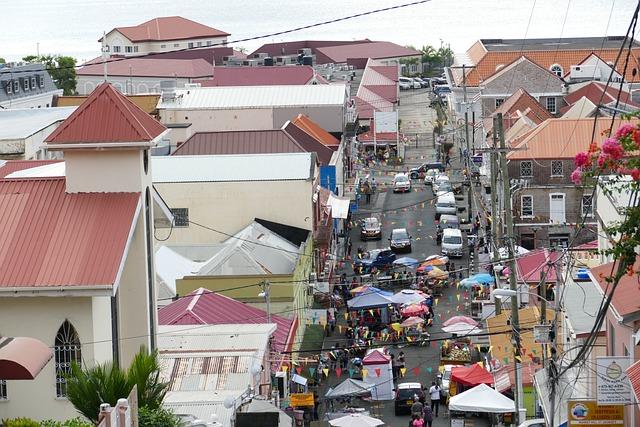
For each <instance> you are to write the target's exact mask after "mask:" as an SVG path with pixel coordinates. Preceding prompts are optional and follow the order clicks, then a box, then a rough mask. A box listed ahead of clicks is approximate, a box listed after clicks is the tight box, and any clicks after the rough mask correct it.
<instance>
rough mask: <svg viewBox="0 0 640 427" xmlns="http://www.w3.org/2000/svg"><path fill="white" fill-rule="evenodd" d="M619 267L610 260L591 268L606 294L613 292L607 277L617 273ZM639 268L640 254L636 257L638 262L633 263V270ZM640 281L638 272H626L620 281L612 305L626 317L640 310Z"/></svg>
mask: <svg viewBox="0 0 640 427" xmlns="http://www.w3.org/2000/svg"><path fill="white" fill-rule="evenodd" d="M617 267H618V266H617V263H615V262H610V263H608V264H604V265H599V266H597V267H594V268H592V269H591V275H592V276H593V278H594V279H595V280H596V282H597V283H598V285H599V286H600V288H601V289H602V292H603V293H604V294H605V295H610V294H611V286H612V284H609V283H608V282H607V281H606V278H607V277H610V276H613V275H615V273H616V269H617ZM638 270H640V256H637V257H636V262H635V264H634V265H633V271H634V272H637V271H638ZM638 283H639V282H638V275H637V274H636V273H634V274H633V275H632V276H629V275H627V274H625V275H624V276H622V278H621V279H620V281H619V282H618V286H617V287H616V291H615V293H614V294H613V298H612V300H611V305H612V306H613V308H614V309H615V310H616V311H617V312H618V314H619V315H620V316H623V317H624V316H627V315H630V314H635V313H638V312H639V311H640V286H639V284H638Z"/></svg>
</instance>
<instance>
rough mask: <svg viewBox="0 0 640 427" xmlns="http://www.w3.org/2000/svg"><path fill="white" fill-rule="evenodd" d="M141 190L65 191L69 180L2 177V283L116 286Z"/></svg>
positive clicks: (18, 284) (0, 227) (0, 205)
mask: <svg viewBox="0 0 640 427" xmlns="http://www.w3.org/2000/svg"><path fill="white" fill-rule="evenodd" d="M139 200H140V194H139V193H75V194H68V193H66V192H65V179H64V178H53V179H15V180H14V179H11V180H10V179H4V180H0V217H2V219H3V220H2V221H1V222H0V235H1V236H2V239H3V244H2V245H0V287H4V288H8V287H26V288H43V287H44V288H46V287H73V286H105V287H107V286H111V285H112V284H113V283H114V281H115V280H116V275H117V273H118V270H119V267H120V264H121V262H122V258H123V256H124V253H125V248H126V245H127V241H128V237H129V232H130V230H131V227H132V224H133V220H134V218H135V215H136V212H137V211H138V209H139V206H138V203H139Z"/></svg>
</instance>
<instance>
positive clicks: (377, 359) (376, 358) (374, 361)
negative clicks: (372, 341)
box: [362, 349, 391, 365]
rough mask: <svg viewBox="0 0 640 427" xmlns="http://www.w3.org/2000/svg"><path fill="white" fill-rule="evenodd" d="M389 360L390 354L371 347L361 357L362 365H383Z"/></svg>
mask: <svg viewBox="0 0 640 427" xmlns="http://www.w3.org/2000/svg"><path fill="white" fill-rule="evenodd" d="M390 361H391V356H389V355H388V354H384V353H383V352H382V351H381V350H380V349H373V350H372V351H371V353H369V354H367V355H366V356H365V357H364V359H362V364H363V365H381V364H382V365H384V364H386V363H389V362H390Z"/></svg>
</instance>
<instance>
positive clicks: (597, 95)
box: [564, 82, 640, 107]
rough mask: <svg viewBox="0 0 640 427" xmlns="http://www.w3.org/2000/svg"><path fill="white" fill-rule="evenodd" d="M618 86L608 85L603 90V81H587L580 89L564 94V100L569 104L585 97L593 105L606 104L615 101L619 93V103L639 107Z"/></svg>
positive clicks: (627, 93) (629, 95) (629, 94)
mask: <svg viewBox="0 0 640 427" xmlns="http://www.w3.org/2000/svg"><path fill="white" fill-rule="evenodd" d="M616 86H617V87H616ZM619 87H620V86H619V85H610V86H608V87H607V89H606V91H605V84H604V83H600V82H589V83H587V84H586V85H584V86H582V87H581V88H580V89H577V90H575V91H573V92H571V93H570V94H569V95H567V96H565V97H564V100H565V102H566V103H567V104H568V105H570V106H571V105H573V104H575V103H576V102H577V101H578V100H580V98H582V97H585V98H587V99H588V100H589V101H591V102H593V103H594V104H595V105H601V104H602V105H607V104H610V103H612V102H615V101H616V100H617V99H618V95H620V102H621V103H623V104H627V105H630V106H632V107H640V105H639V104H637V103H635V102H633V101H632V99H631V93H629V92H627V91H624V90H623V91H620V90H619ZM600 99H602V101H600Z"/></svg>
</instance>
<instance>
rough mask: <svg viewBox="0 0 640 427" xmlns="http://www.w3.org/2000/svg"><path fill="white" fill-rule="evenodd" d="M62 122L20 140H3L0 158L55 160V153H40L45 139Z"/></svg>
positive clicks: (0, 142) (0, 145)
mask: <svg viewBox="0 0 640 427" xmlns="http://www.w3.org/2000/svg"><path fill="white" fill-rule="evenodd" d="M60 123H62V121H60V122H57V123H53V124H51V125H49V126H47V127H46V128H44V129H41V130H40V131H38V132H36V133H34V134H33V135H30V136H28V137H27V138H20V139H5V140H1V141H0V158H6V159H20V160H31V159H51V158H55V156H56V154H57V153H55V152H51V151H44V150H42V151H41V148H42V146H43V142H44V140H45V138H46V137H48V136H49V135H51V132H53V131H54V130H55V129H56V128H57V127H58V126H60Z"/></svg>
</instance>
